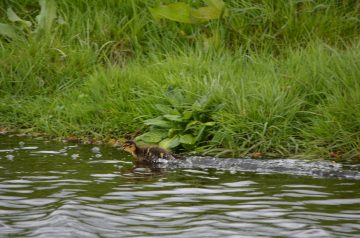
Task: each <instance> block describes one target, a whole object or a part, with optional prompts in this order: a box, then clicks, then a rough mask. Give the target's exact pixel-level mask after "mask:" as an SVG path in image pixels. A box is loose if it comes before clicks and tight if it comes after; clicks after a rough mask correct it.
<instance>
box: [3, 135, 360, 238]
mask: <svg viewBox="0 0 360 238" xmlns="http://www.w3.org/2000/svg"><path fill="white" fill-rule="evenodd" d="M208 160H209V158H208ZM218 160H220V159H213V160H211V161H218ZM191 161H192V162H191ZM199 161H200V162H199ZM211 161H210V162H209V161H206V160H204V164H203V165H201V163H202V162H201V160H200V158H193V159H191V158H190V159H189V161H187V162H186V163H187V164H185V165H178V166H160V168H159V167H157V168H148V167H135V166H134V165H133V163H132V161H131V158H130V157H129V156H128V155H127V154H124V153H123V152H121V151H119V150H117V149H116V148H113V147H110V146H94V145H76V144H66V143H60V142H54V141H44V140H35V139H31V138H26V137H9V136H0V237H360V180H359V179H358V178H359V176H358V175H359V174H358V172H357V171H358V169H357V168H358V166H357V165H354V166H353V167H355V169H353V170H354V171H355V172H354V171H351V173H350V175H349V173H348V174H345V176H343V174H340V175H341V176H333V174H334V173H333V172H332V171H330V172H329V173H324V174H322V173H320V174H319V172H318V170H316V171H317V172H316V173H310V174H306V173H305V174H304V173H303V172H302V173H299V172H298V170H297V169H296V167H298V165H296V166H294V163H295V164H296V162H294V161H290V164H293V165H291V166H290V169H285V170H284V173H283V172H281V171H280V172H279V171H276V168H277V167H276V166H275V169H274V166H273V165H274V162H271V164H272V165H271V166H268V165H269V164H268V162H263V161H260V162H259V163H258V162H256V160H252V161H255V162H247V163H250V164H251V166H252V167H251V166H250V167H247V168H246V169H243V170H242V169H232V168H238V167H239V163H234V162H232V164H230V165H229V166H225V165H224V162H211ZM232 161H234V160H232ZM239 161H244V160H239ZM246 161H250V160H246ZM281 161H282V162H281V163H280V160H279V161H277V162H276V163H275V164H276V165H278V164H279V163H280V164H282V166H284V164H285V168H286V162H285V161H284V160H281ZM209 163H210V164H211V163H213V164H211V165H210V166H206V165H207V164H209ZM241 163H242V164H243V162H241ZM254 163H255V164H256V163H258V164H257V165H256V166H255V167H254ZM319 163H320V162H319ZM194 164H195V165H194ZM317 165H318V164H317V163H313V164H311V166H310V167H311V168H314V167H317ZM216 166H219V167H218V168H217V167H216ZM264 166H265V169H262V168H263V167H264ZM266 166H267V167H266ZM301 166H302V165H300V167H301ZM321 167H325V169H327V168H333V169H335V170H336V171H342V169H341V170H339V165H337V164H335V165H332V164H330V163H329V164H328V165H327V164H325V165H324V164H322V165H320V168H321ZM350 167H351V166H350ZM304 168H305V170H307V169H306V166H305V167H304ZM308 168H309V167H308ZM350 169H351V168H350ZM273 170H274V171H273ZM292 170H293V171H294V172H292ZM303 170H304V169H303ZM330 170H331V169H330ZM336 171H335V172H336ZM335 174H336V173H335Z"/></svg>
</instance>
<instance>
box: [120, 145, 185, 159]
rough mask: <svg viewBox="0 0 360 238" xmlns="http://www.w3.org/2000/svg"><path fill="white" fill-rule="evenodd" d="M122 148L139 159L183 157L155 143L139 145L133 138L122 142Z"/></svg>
mask: <svg viewBox="0 0 360 238" xmlns="http://www.w3.org/2000/svg"><path fill="white" fill-rule="evenodd" d="M122 149H123V150H124V151H126V152H128V153H130V154H131V155H132V156H133V157H134V158H135V159H136V160H137V161H143V162H156V161H157V160H159V159H165V160H173V159H182V158H181V157H179V156H175V155H174V154H172V153H171V152H169V151H167V150H166V149H164V148H161V147H158V146H155V145H149V146H139V145H137V144H136V143H135V142H134V141H132V140H127V141H125V142H124V143H123V144H122Z"/></svg>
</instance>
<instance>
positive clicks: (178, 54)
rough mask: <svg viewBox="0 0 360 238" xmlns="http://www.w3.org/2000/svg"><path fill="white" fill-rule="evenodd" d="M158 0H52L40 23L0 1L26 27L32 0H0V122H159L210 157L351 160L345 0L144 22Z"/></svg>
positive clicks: (119, 129) (104, 134)
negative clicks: (49, 19)
mask: <svg viewBox="0 0 360 238" xmlns="http://www.w3.org/2000/svg"><path fill="white" fill-rule="evenodd" d="M161 2H163V1H153V2H151V3H150V2H147V1H140V0H131V1H130V0H122V1H118V0H117V1H112V0H111V1H110V0H109V1H103V2H102V1H85V0H80V1H70V0H64V1H60V2H57V7H56V9H57V11H56V12H57V15H56V17H57V18H56V19H57V20H54V22H53V23H52V25H51V26H52V27H51V29H50V30H48V31H45V30H44V31H42V32H39V31H35V30H33V29H30V30H29V31H27V30H26V29H25V30H24V29H23V28H22V27H21V26H20V25H17V24H18V23H16V22H15V23H12V22H10V21H9V20H8V18H7V17H6V11H7V8H8V7H11V8H12V9H13V10H14V11H15V12H16V13H17V14H18V15H19V17H21V18H22V19H25V20H27V21H30V22H32V23H33V26H34V27H36V20H35V19H36V16H37V15H38V14H39V12H40V6H39V4H38V2H37V1H29V0H21V1H15V0H6V1H2V2H1V3H0V11H1V12H2V13H4V14H0V22H2V23H6V24H13V25H14V27H16V34H18V36H17V37H16V38H8V37H2V38H0V95H1V96H0V97H1V101H0V120H1V124H0V126H1V127H9V128H30V129H31V130H32V131H38V132H46V133H48V134H51V135H56V136H60V137H66V136H70V135H71V136H78V137H84V136H91V137H96V138H98V139H106V138H110V137H122V136H124V135H125V134H129V133H130V134H132V133H134V132H135V131H141V133H145V132H154V131H155V132H156V133H158V132H159V131H160V132H161V133H162V134H161V136H160V137H159V134H157V136H158V138H157V139H154V138H152V140H153V141H155V142H156V143H158V142H160V141H161V140H163V139H167V140H168V141H167V142H169V140H170V139H173V140H172V141H171V142H174V143H173V144H172V145H173V147H174V149H177V150H185V151H189V150H192V151H197V152H198V153H210V154H218V155H245V154H249V153H254V152H261V153H265V154H268V155H270V154H276V155H286V156H290V155H292V156H297V155H306V156H327V155H329V153H331V154H332V155H333V156H339V157H344V158H355V157H359V155H360V83H359V79H360V58H359V55H360V44H359V36H360V16H359V10H360V4H359V3H358V1H335V0H326V1H322V3H317V2H314V1H248V0H244V1H225V6H226V9H227V13H228V14H227V15H226V16H223V17H222V18H221V19H218V20H212V21H208V22H205V23H201V24H186V23H178V22H173V21H170V20H162V21H160V22H157V21H155V20H154V19H153V18H152V16H151V14H150V12H149V10H148V8H149V7H156V6H158V5H159V4H160V3H161ZM187 2H188V3H189V4H193V3H192V1H187ZM169 3H170V1H169ZM200 6H201V4H200ZM194 7H198V5H196V6H194ZM34 29H35V28H34ZM0 37H1V36H0ZM179 95H180V96H179ZM176 98H178V100H176ZM174 100H175V101H174ZM198 105H199V106H198ZM164 108H168V109H169V110H168V109H166V110H167V111H164V110H165V109H164ZM163 109H164V110H163ZM170 109H171V110H170ZM201 115H203V116H201ZM204 117H206V118H204ZM154 118H158V119H159V118H162V119H163V120H165V121H167V123H168V124H166V127H161V125H160V126H159V125H153V124H151V123H147V122H154V121H151V120H153V119H154ZM149 119H151V120H150V121H149ZM156 123H157V122H156ZM205 123H208V124H205ZM201 125H204V126H201ZM201 128H204V129H201ZM184 135H187V136H185V137H184ZM133 136H135V134H133ZM190 136H191V137H190ZM159 138H160V139H159ZM180 138H186V141H185V140H183V141H182V142H181V141H177V142H176V141H175V140H176V139H179V140H180ZM139 139H141V136H140V137H139ZM143 139H144V137H143ZM195 139H196V140H195ZM168 145H169V143H168Z"/></svg>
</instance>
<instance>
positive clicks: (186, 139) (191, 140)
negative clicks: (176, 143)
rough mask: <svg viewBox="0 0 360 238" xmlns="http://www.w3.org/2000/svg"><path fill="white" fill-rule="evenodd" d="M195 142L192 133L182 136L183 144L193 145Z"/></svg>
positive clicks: (181, 141)
mask: <svg viewBox="0 0 360 238" xmlns="http://www.w3.org/2000/svg"><path fill="white" fill-rule="evenodd" d="M195 142H196V141H195V138H194V137H193V136H192V135H191V134H185V135H181V136H180V143H181V144H187V145H193V144H195Z"/></svg>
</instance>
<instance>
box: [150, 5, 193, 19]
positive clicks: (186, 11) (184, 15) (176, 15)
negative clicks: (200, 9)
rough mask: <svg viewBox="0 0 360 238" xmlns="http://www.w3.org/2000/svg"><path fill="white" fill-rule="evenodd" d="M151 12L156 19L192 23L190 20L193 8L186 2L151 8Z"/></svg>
mask: <svg viewBox="0 0 360 238" xmlns="http://www.w3.org/2000/svg"><path fill="white" fill-rule="evenodd" d="M149 10H150V13H151V15H152V16H153V17H154V18H155V19H161V18H166V19H169V20H172V21H177V22H183V23H192V20H191V19H190V11H191V7H190V6H189V5H188V4H186V3H184V2H176V3H171V4H168V5H161V6H159V7H155V8H149Z"/></svg>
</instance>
